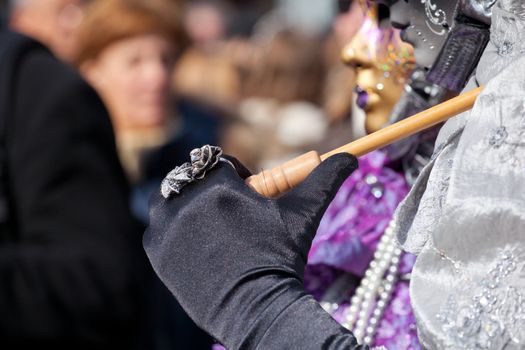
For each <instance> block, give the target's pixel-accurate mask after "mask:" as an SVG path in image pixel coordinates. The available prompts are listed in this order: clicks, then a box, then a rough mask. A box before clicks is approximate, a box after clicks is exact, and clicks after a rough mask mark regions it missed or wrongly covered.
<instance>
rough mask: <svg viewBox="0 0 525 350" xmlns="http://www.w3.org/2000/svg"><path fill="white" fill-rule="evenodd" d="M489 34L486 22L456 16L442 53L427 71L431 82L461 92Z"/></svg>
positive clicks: (483, 48) (476, 63) (486, 42)
mask: <svg viewBox="0 0 525 350" xmlns="http://www.w3.org/2000/svg"><path fill="white" fill-rule="evenodd" d="M489 38H490V31H489V28H488V27H487V26H486V25H483V24H479V23H472V22H468V19H467V18H466V17H459V18H457V19H456V24H455V25H454V27H453V28H452V30H451V31H450V33H449V36H448V38H447V41H446V43H445V46H444V47H443V49H442V50H441V53H440V54H439V57H438V59H437V61H436V63H434V65H433V66H432V69H431V70H430V71H429V73H428V75H427V80H428V81H429V82H430V83H433V84H437V85H439V86H442V87H444V88H446V89H449V90H451V91H454V92H460V91H461V90H462V89H463V88H464V87H465V84H466V83H467V81H468V79H469V78H470V76H471V75H472V72H473V71H474V69H475V68H476V66H477V65H478V62H479V59H480V57H481V54H482V53H483V51H484V50H485V47H486V46H487V44H488V42H489Z"/></svg>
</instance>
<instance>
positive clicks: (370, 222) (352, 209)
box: [305, 151, 421, 350]
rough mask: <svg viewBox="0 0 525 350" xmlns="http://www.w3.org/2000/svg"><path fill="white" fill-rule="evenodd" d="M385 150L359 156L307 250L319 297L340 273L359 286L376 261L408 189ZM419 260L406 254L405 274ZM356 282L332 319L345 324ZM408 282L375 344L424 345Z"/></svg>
mask: <svg viewBox="0 0 525 350" xmlns="http://www.w3.org/2000/svg"><path fill="white" fill-rule="evenodd" d="M387 162H388V159H387V157H386V156H385V154H384V153H382V152H379V151H377V152H373V153H371V154H369V155H367V156H365V157H362V158H360V159H359V169H358V170H357V171H355V172H354V173H353V174H352V175H351V176H350V177H349V178H348V180H347V181H346V182H345V183H344V184H343V186H342V187H341V189H340V190H339V193H338V194H337V196H336V197H335V199H334V201H333V202H332V204H331V205H330V207H329V208H328V210H327V212H326V214H325V216H324V217H323V219H322V221H321V224H320V226H319V229H318V231H317V236H316V238H315V239H314V242H313V245H312V248H311V250H310V253H309V260H308V267H307V271H306V273H305V287H306V289H307V290H308V291H310V292H311V293H312V294H313V295H314V296H315V297H316V298H318V299H321V297H322V295H323V291H324V290H326V289H327V287H329V286H330V285H331V283H333V282H334V281H335V280H336V279H337V277H339V276H341V275H342V274H344V273H350V274H351V275H353V276H355V277H356V286H357V284H358V283H359V282H358V281H359V279H361V278H362V277H363V276H364V273H365V271H366V269H367V268H368V265H369V264H370V262H371V260H372V259H373V255H374V251H375V250H376V246H377V243H378V241H379V238H380V237H381V235H382V234H383V232H384V231H385V229H386V227H387V226H388V224H389V223H390V221H391V220H392V216H393V214H394V211H395V209H396V207H397V206H398V204H399V203H400V202H401V200H402V199H403V198H404V197H405V196H406V194H407V193H408V185H407V183H406V180H405V178H404V176H403V175H402V174H400V173H397V172H395V171H394V170H392V169H390V168H389V167H388V166H387ZM414 262H415V257H414V256H412V255H408V254H405V255H403V259H402V263H401V266H400V274H401V276H403V275H406V274H408V273H410V271H411V270H412V266H413V264H414ZM356 286H353V287H351V288H350V290H348V291H347V292H345V294H347V295H345V296H344V300H346V302H344V303H342V304H341V305H340V306H339V307H338V308H337V310H336V311H335V312H334V313H333V315H332V316H333V317H334V318H335V319H336V320H337V321H339V322H340V323H343V322H344V314H345V310H346V309H347V308H348V307H349V304H348V303H349V301H350V298H351V296H352V295H353V291H354V289H355V287H356ZM408 290H409V289H408V281H403V280H400V281H399V282H398V283H397V284H396V287H395V290H394V293H393V295H392V298H391V300H390V303H389V305H388V307H387V308H386V310H385V313H384V315H383V317H382V320H381V323H380V325H379V326H378V328H377V333H376V336H375V339H374V345H376V346H380V345H383V346H385V347H386V348H387V349H389V350H396V349H399V350H402V349H403V350H405V349H412V350H419V349H421V347H420V345H419V343H418V340H417V334H416V326H415V319H414V315H413V313H412V309H411V307H410V298H409V293H408Z"/></svg>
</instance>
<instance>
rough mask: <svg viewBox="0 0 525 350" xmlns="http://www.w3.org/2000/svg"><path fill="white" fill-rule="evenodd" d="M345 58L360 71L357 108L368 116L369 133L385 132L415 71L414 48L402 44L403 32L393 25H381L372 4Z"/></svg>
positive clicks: (366, 122)
mask: <svg viewBox="0 0 525 350" xmlns="http://www.w3.org/2000/svg"><path fill="white" fill-rule="evenodd" d="M342 58H343V61H344V62H345V63H346V64H347V65H349V66H351V67H353V68H355V69H356V74H357V76H356V85H357V87H356V93H357V105H358V107H360V108H361V109H363V110H364V111H365V113H366V121H365V128H366V131H367V132H369V133H371V132H374V131H377V130H379V129H381V128H382V127H383V126H385V124H386V123H387V122H388V118H389V116H390V113H391V111H392V109H393V108H394V106H395V104H396V103H397V101H398V100H399V98H400V97H401V94H402V93H403V87H404V84H405V83H406V81H407V79H408V77H409V75H410V73H411V72H412V70H413V69H414V64H415V61H414V57H413V50H412V47H411V46H410V45H409V44H406V43H404V42H402V41H401V38H400V37H399V31H398V30H396V29H394V28H392V27H391V26H390V24H388V25H385V26H383V25H381V24H380V23H379V21H378V16H377V5H370V6H369V7H367V8H366V18H365V20H364V22H363V25H362V26H361V28H360V30H359V32H358V33H357V34H356V36H355V37H354V38H353V39H352V41H351V42H350V43H349V44H348V45H347V46H346V47H345V48H344V49H343V52H342Z"/></svg>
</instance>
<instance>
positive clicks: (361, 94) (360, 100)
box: [355, 86, 369, 110]
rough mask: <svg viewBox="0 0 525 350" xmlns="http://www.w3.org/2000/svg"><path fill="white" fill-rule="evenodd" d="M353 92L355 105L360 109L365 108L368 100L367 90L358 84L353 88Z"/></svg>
mask: <svg viewBox="0 0 525 350" xmlns="http://www.w3.org/2000/svg"><path fill="white" fill-rule="evenodd" d="M355 92H356V94H357V100H356V104H357V107H359V108H361V109H362V110H365V108H366V106H367V105H368V101H369V96H368V92H366V91H365V90H363V89H361V88H360V87H359V86H357V87H356V88H355Z"/></svg>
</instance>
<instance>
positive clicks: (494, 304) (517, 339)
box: [436, 252, 525, 350]
mask: <svg viewBox="0 0 525 350" xmlns="http://www.w3.org/2000/svg"><path fill="white" fill-rule="evenodd" d="M516 265H517V259H516V257H515V256H514V255H513V254H512V253H510V252H503V253H502V254H501V255H500V257H499V258H498V260H497V261H496V266H495V267H494V268H492V269H491V270H490V271H489V272H488V273H487V275H486V276H485V278H483V279H482V280H480V281H479V282H478V283H476V286H475V287H474V288H472V290H474V291H475V293H474V295H473V296H468V297H467V296H462V295H460V294H459V293H458V294H453V295H451V296H449V298H448V300H447V302H446V303H445V304H444V305H443V306H442V307H441V309H440V312H439V314H438V315H436V317H437V319H438V320H439V321H440V323H441V324H442V327H441V328H442V331H443V332H444V334H445V335H446V337H447V344H446V346H447V348H450V349H465V350H471V349H472V350H474V349H492V348H498V349H499V348H502V347H503V346H504V345H505V344H506V343H509V342H512V343H514V344H523V343H524V342H525V301H524V298H523V295H522V294H521V292H520V291H519V290H518V289H517V288H515V287H514V286H510V285H508V284H507V283H505V280H506V278H507V277H508V276H509V275H510V274H511V273H512V272H514V271H516Z"/></svg>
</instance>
